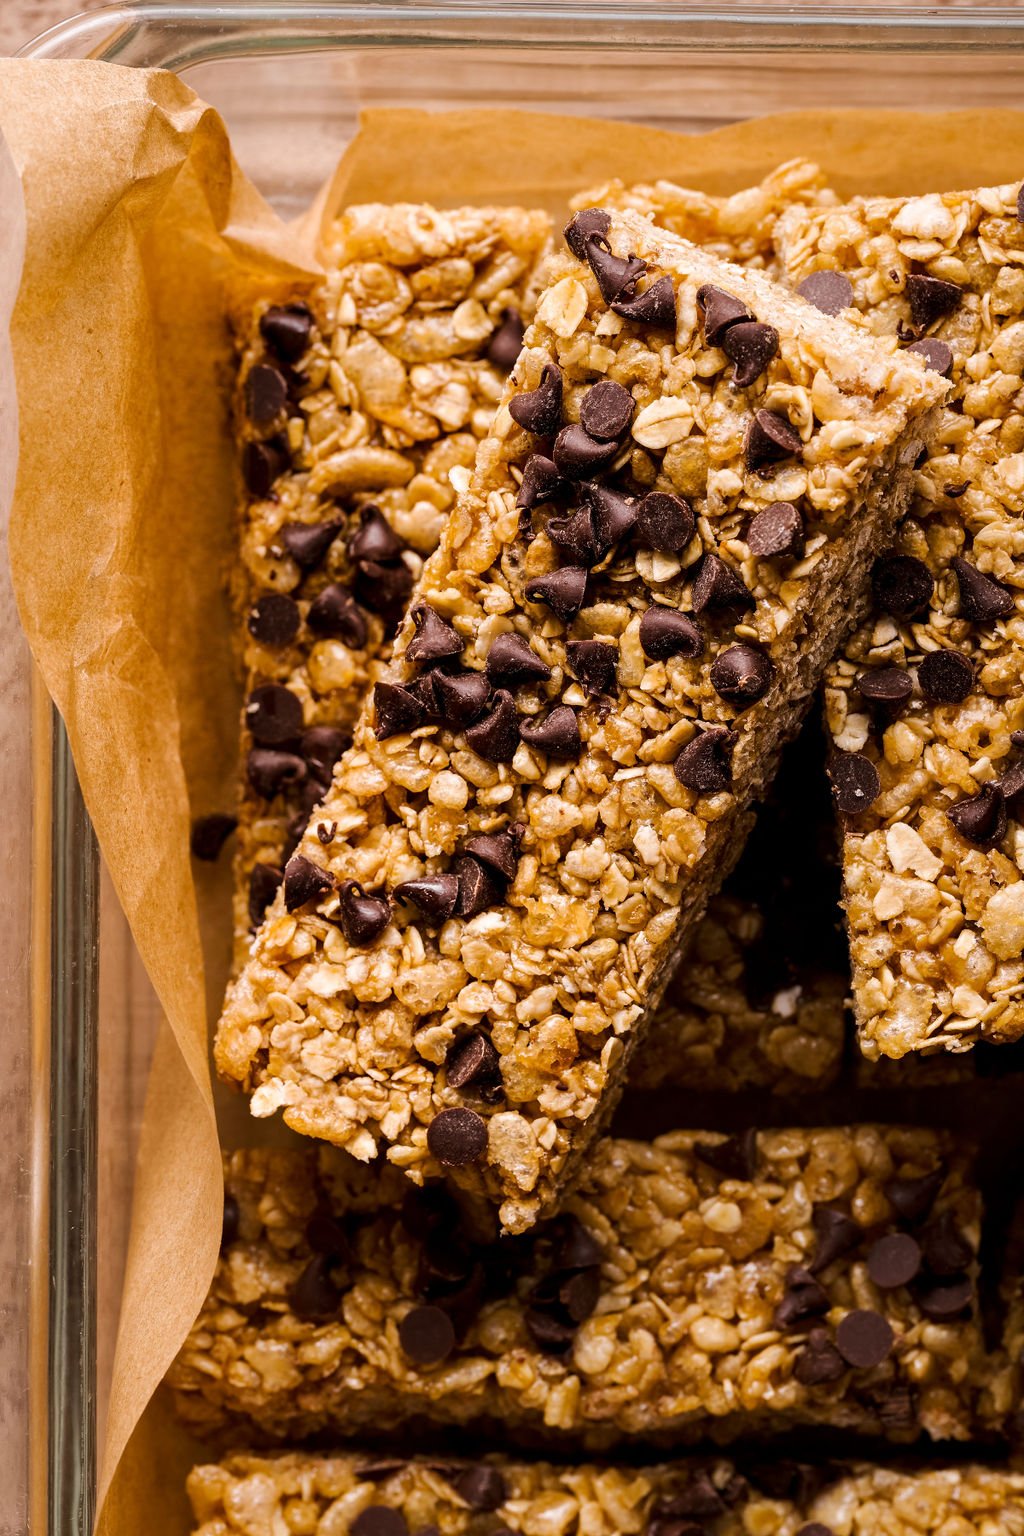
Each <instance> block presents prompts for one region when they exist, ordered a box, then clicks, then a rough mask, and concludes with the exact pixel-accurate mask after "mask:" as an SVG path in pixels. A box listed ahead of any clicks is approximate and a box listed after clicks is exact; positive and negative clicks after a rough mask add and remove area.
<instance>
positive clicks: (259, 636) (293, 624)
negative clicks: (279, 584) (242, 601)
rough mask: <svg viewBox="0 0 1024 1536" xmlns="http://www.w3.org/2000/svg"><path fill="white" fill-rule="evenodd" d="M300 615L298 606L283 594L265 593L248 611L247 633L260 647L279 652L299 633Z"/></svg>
mask: <svg viewBox="0 0 1024 1536" xmlns="http://www.w3.org/2000/svg"><path fill="white" fill-rule="evenodd" d="M301 622H302V615H301V613H300V612H299V605H298V603H297V602H295V601H294V599H293V598H290V597H285V595H284V593H283V592H266V593H264V595H263V596H262V597H261V598H259V599H258V600H257V602H256V603H254V605H253V606H252V607H251V608H250V609H249V618H248V626H249V633H250V635H252V637H253V639H254V640H258V641H259V643H260V645H267V646H270V647H271V648H272V649H273V650H280V649H281V648H282V646H285V645H289V644H290V643H291V641H292V640H294V639H295V636H296V635H297V634H298V632H299V625H300V623H301Z"/></svg>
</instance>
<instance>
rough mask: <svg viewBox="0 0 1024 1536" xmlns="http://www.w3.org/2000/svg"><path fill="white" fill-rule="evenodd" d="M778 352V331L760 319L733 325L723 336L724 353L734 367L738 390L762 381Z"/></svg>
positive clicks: (734, 381) (742, 321)
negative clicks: (758, 380) (761, 378)
mask: <svg viewBox="0 0 1024 1536" xmlns="http://www.w3.org/2000/svg"><path fill="white" fill-rule="evenodd" d="M778 350H779V333H778V331H777V330H776V329H775V327H774V326H771V325H762V324H761V322H760V320H741V321H740V322H739V324H738V325H730V326H729V329H728V330H727V331H726V333H725V335H724V336H723V337H722V351H723V352H724V353H725V355H726V357H727V358H728V359H729V361H730V362H731V363H733V364H734V365H735V366H734V368H733V374H732V381H733V383H734V384H735V385H736V388H737V389H746V388H747V387H748V385H750V384H753V383H754V381H755V379H759V378H760V377H761V375H762V373H764V371H765V369H766V368H767V367H768V364H769V363H770V362H771V360H772V358H773V357H774V356H775V354H776V353H777V352H778Z"/></svg>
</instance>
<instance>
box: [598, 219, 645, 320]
mask: <svg viewBox="0 0 1024 1536" xmlns="http://www.w3.org/2000/svg"><path fill="white" fill-rule="evenodd" d="M587 261H588V263H589V264H590V270H591V272H593V274H594V276H595V277H596V278H597V286H598V287H599V288H600V290H601V297H602V298H603V299H604V301H605V303H606V304H613V303H614V302H615V300H616V299H619V298H629V297H631V296H632V295H633V294H634V293H635V292H636V285H637V283H638V282H639V281H640V279H641V278H642V277H643V275H644V273H645V272H646V271H647V263H646V262H645V261H641V260H640V258H639V257H638V256H632V255H630V256H616V255H615V253H614V251H613V250H612V248H611V246H610V245H609V244H608V241H607V239H606V238H605V237H604V236H603V235H598V234H595V235H591V236H590V237H589V239H588V240H587Z"/></svg>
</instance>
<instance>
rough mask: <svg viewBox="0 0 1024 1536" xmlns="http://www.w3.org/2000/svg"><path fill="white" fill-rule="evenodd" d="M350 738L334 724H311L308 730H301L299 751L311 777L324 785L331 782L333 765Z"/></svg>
mask: <svg viewBox="0 0 1024 1536" xmlns="http://www.w3.org/2000/svg"><path fill="white" fill-rule="evenodd" d="M351 739H352V738H351V737H350V736H348V735H346V733H345V732H344V731H339V729H338V727H337V726H336V725H311V726H310V728H309V730H308V731H303V733H302V740H301V742H300V743H299V751H300V752H301V753H302V756H303V759H304V761H305V762H306V763H307V765H308V767H309V770H310V772H311V773H312V774H313V777H314V778H315V779H317V780H318V781H319V782H320V783H321V784H323V785H324V786H326V785H328V784H329V783H330V782H331V779H332V777H333V776H334V765H335V763H336V762H337V761H338V759H339V758H340V757H341V754H342V753H343V752H344V750H345V748H346V747H347V746H348V745H349V743H350V742H351Z"/></svg>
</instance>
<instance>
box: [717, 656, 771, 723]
mask: <svg viewBox="0 0 1024 1536" xmlns="http://www.w3.org/2000/svg"><path fill="white" fill-rule="evenodd" d="M710 676H711V686H712V688H713V689H714V690H715V692H716V693H717V694H718V696H719V698H721V699H725V700H726V701H727V702H728V703H730V704H736V705H738V706H739V707H741V708H745V707H746V706H747V705H748V704H753V703H755V702H756V701H757V700H758V699H760V698H763V697H764V695H765V694H766V693H767V692H768V689H769V688H770V687H771V681H772V664H771V662H770V661H769V660H768V657H767V656H766V655H765V654H764V652H763V651H759V650H757V648H756V647H755V646H753V645H730V646H729V648H728V650H725V651H723V652H722V653H721V655H719V656H716V657H715V659H714V661H713V662H712V663H711V674H710Z"/></svg>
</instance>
